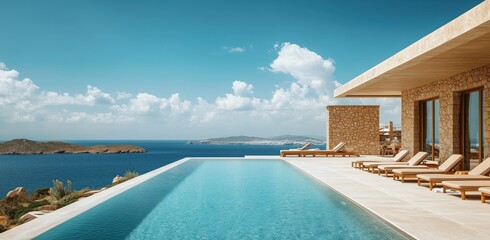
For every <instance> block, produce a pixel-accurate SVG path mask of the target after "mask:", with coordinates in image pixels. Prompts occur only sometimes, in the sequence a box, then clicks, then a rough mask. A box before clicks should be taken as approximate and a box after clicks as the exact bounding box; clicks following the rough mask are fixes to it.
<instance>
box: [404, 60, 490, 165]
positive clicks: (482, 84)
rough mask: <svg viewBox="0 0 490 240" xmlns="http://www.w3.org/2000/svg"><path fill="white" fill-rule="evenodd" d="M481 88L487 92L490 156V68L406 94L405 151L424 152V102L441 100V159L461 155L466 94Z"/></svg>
mask: <svg viewBox="0 0 490 240" xmlns="http://www.w3.org/2000/svg"><path fill="white" fill-rule="evenodd" d="M478 88H483V91H484V93H483V94H484V99H483V121H484V122H483V126H484V139H483V140H484V148H485V152H484V154H485V156H484V157H485V158H486V157H488V156H489V154H488V153H489V150H490V149H489V143H490V127H489V126H490V92H489V89H490V65H486V66H483V67H479V68H476V69H473V70H470V71H468V72H464V73H460V74H457V75H455V76H452V77H449V78H447V79H442V80H439V81H436V82H432V83H429V84H427V85H423V86H420V87H417V88H413V89H409V90H405V91H403V92H402V136H403V141H402V149H408V150H410V154H412V155H413V154H414V153H416V152H418V151H419V150H420V143H419V142H420V140H419V139H420V126H419V125H420V120H419V119H420V116H419V106H420V102H421V101H424V100H427V99H433V98H439V109H440V110H439V115H440V122H439V134H440V136H439V139H440V149H439V157H440V160H441V161H444V160H445V159H447V158H448V157H449V156H451V154H455V153H461V151H462V150H461V149H460V148H461V144H460V142H461V141H460V111H461V110H460V109H461V96H462V92H465V91H468V90H472V89H478Z"/></svg>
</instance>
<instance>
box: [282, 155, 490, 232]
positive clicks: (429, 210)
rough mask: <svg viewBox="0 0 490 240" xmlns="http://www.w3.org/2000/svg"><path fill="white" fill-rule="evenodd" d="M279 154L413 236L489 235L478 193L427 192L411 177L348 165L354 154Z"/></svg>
mask: <svg viewBox="0 0 490 240" xmlns="http://www.w3.org/2000/svg"><path fill="white" fill-rule="evenodd" d="M374 158H380V157H374ZM283 159H284V160H285V161H287V162H289V163H291V164H292V165H294V166H296V167H297V168H299V169H301V170H303V171H304V172H306V173H308V174H310V175H311V176H313V177H314V178H316V179H318V180H320V181H321V182H323V183H325V184H327V185H328V186H330V187H331V188H333V189H334V190H336V191H337V192H339V193H341V194H343V195H345V196H346V197H348V198H350V199H351V200H353V201H354V202H356V203H358V204H359V205H362V206H363V207H365V208H367V209H369V210H370V211H372V212H374V213H375V214H376V215H378V216H380V217H381V218H383V219H384V220H386V221H388V222H389V223H391V224H392V225H394V226H396V227H397V228H399V229H401V230H403V231H404V232H406V233H408V234H409V235H410V236H412V237H414V238H417V239H488V236H490V222H489V219H490V203H486V204H482V203H480V198H479V197H478V196H479V195H478V193H475V195H474V197H471V198H469V199H468V200H465V201H463V200H461V199H460V197H459V194H457V193H454V194H452V195H451V194H444V193H439V192H431V191H429V189H428V188H427V187H419V186H417V183H416V182H412V183H401V182H399V181H393V180H392V178H385V177H380V176H378V175H377V174H371V173H368V172H363V171H360V170H358V169H354V168H352V167H351V165H350V164H351V161H352V160H354V159H359V158H348V157H345V158H342V157H339V158H333V157H328V158H324V157H316V158H295V157H287V158H283ZM426 186H427V185H426Z"/></svg>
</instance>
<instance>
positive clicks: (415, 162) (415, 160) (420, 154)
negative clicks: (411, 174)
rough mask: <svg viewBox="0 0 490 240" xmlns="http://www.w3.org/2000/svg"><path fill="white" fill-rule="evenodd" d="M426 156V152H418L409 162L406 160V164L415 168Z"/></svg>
mask: <svg viewBox="0 0 490 240" xmlns="http://www.w3.org/2000/svg"><path fill="white" fill-rule="evenodd" d="M427 155H429V154H428V153H426V152H418V153H417V154H415V156H413V157H412V158H410V160H408V161H407V163H408V165H409V166H417V165H419V164H420V163H421V162H422V161H424V160H425V158H426V157H427Z"/></svg>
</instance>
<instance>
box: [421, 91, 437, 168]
mask: <svg viewBox="0 0 490 240" xmlns="http://www.w3.org/2000/svg"><path fill="white" fill-rule="evenodd" d="M421 108H422V109H421V115H420V116H421V123H422V128H421V133H422V134H421V136H422V139H421V143H422V149H421V150H422V151H425V152H428V153H429V156H428V157H427V159H428V160H439V99H433V100H429V101H424V102H422V103H421Z"/></svg>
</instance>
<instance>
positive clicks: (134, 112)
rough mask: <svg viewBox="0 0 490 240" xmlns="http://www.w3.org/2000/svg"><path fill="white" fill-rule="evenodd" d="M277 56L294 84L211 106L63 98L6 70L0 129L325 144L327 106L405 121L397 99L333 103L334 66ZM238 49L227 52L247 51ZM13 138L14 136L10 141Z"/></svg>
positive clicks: (136, 96) (0, 76)
mask: <svg viewBox="0 0 490 240" xmlns="http://www.w3.org/2000/svg"><path fill="white" fill-rule="evenodd" d="M274 48H275V50H276V52H277V57H276V58H275V59H274V60H273V61H272V62H271V63H270V64H269V66H266V67H261V69H262V70H264V71H269V72H270V73H271V74H281V75H285V78H286V76H288V77H287V79H289V80H287V81H284V82H282V83H281V84H278V86H277V87H275V88H274V89H272V92H271V95H270V96H269V97H262V98H261V97H256V96H255V95H254V86H253V85H252V84H250V83H247V82H246V81H244V80H234V81H233V82H231V87H230V91H229V92H227V93H224V94H223V95H221V96H217V97H216V98H215V99H207V100H206V99H204V98H202V97H198V98H196V99H194V100H189V99H182V98H181V97H180V94H179V93H173V94H171V95H170V96H166V97H165V96H156V95H153V94H151V93H148V92H141V93H130V92H116V93H113V94H111V93H108V92H105V91H103V90H102V89H99V88H98V87H96V86H92V85H89V86H87V88H86V90H85V91H84V92H83V93H77V94H68V93H60V92H53V91H49V90H44V89H42V88H40V87H39V86H37V85H36V84H35V83H34V82H33V81H32V80H31V79H29V78H23V79H22V78H20V77H19V76H20V75H19V73H18V72H17V71H16V70H13V69H12V70H10V69H8V68H7V66H6V64H4V63H2V62H0V121H3V122H5V123H6V124H10V125H11V126H19V125H20V124H22V123H24V124H29V125H30V126H42V127H43V128H44V129H47V130H49V129H50V128H59V127H60V126H61V127H66V126H69V127H66V129H77V127H78V128H79V129H91V128H98V129H100V131H102V132H101V134H102V133H103V134H106V135H109V138H111V137H116V138H119V137H123V138H130V139H131V138H133V139H134V138H159V139H168V138H204V137H213V136H224V135H235V134H247V135H259V136H269V135H280V134H311V135H320V136H321V135H325V127H324V126H325V106H326V105H329V104H381V105H382V106H384V108H383V110H382V113H381V115H382V116H385V117H386V118H393V119H397V118H398V119H399V114H400V106H399V105H400V103H399V100H397V99H374V100H373V99H348V100H345V99H334V98H333V90H334V89H335V88H337V87H338V86H340V85H341V84H339V83H338V82H337V81H336V80H335V78H334V72H335V62H334V61H333V60H332V59H330V58H323V57H322V56H320V55H319V54H317V53H315V52H313V51H311V50H309V49H307V48H305V47H301V46H299V45H297V44H293V43H288V42H285V43H282V44H280V45H279V44H276V45H275V46H274ZM233 49H234V48H229V49H227V50H228V51H230V52H232V51H238V52H240V51H241V50H233ZM243 51H244V50H243ZM290 79H293V80H292V81H291V80H290ZM264 81H267V80H264ZM279 86H282V87H279ZM127 126H131V127H130V128H129V129H128V128H127ZM124 127H126V128H124ZM123 128H124V131H122V132H123V133H121V129H123ZM80 131H82V130H80ZM9 133H10V134H15V131H11V132H8V133H4V135H8V134H9ZM64 134H65V135H66V134H68V135H69V136H66V137H68V138H69V137H72V138H80V136H82V135H81V133H79V132H77V131H76V130H72V132H70V133H64ZM70 134H71V135H70ZM83 136H86V135H83ZM48 137H49V136H48ZM86 137H87V138H91V137H98V135H97V136H86Z"/></svg>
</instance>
